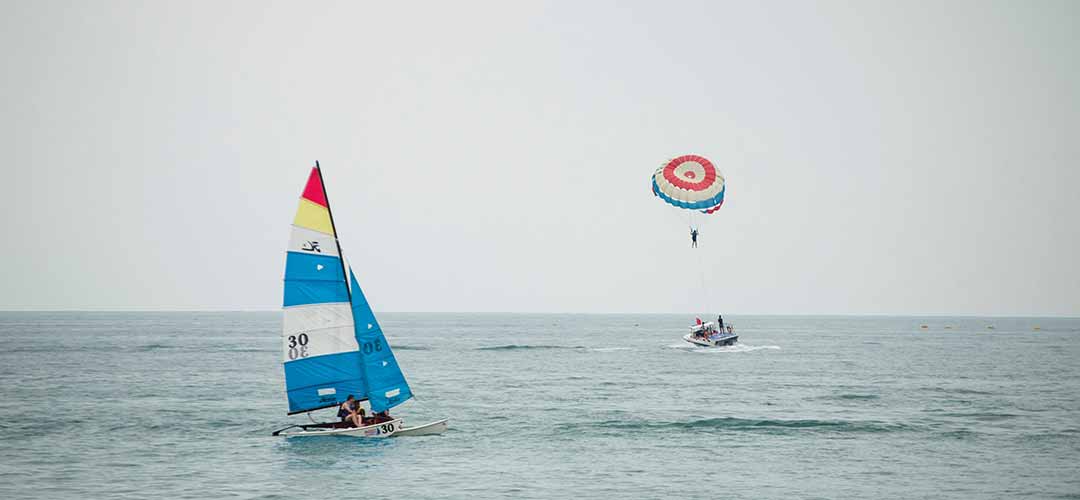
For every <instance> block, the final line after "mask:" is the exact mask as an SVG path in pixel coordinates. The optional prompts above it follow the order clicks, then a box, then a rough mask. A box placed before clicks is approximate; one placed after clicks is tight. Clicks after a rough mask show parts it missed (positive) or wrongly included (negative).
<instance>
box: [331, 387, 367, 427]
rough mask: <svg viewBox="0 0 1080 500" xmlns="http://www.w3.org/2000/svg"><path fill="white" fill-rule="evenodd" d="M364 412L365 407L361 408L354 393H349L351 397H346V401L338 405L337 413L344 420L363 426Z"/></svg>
mask: <svg viewBox="0 0 1080 500" xmlns="http://www.w3.org/2000/svg"><path fill="white" fill-rule="evenodd" d="M363 412H364V410H363V408H360V402H359V401H357V400H356V398H355V397H353V395H352V394H349V397H347V398H345V402H344V403H341V406H339V407H338V412H337V414H338V418H340V419H341V421H342V422H345V423H349V424H352V425H354V426H356V427H363V420H362V419H363V414H364V413H363Z"/></svg>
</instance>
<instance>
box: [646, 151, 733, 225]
mask: <svg viewBox="0 0 1080 500" xmlns="http://www.w3.org/2000/svg"><path fill="white" fill-rule="evenodd" d="M652 190H653V194H654V195H656V196H657V197H659V198H660V199H662V200H664V201H665V202H666V203H668V204H669V205H673V206H675V207H678V208H683V209H686V210H693V211H698V212H701V213H704V214H711V213H713V212H715V211H717V210H719V209H720V206H721V205H723V204H724V176H723V175H720V171H718V170H717V169H716V167H715V166H713V164H712V162H711V161H709V160H708V159H707V158H705V157H703V156H697V155H684V156H680V157H678V158H675V159H673V160H671V161H669V162H667V163H666V164H664V166H662V167H660V168H658V169H657V170H656V172H655V173H654V174H653V176H652Z"/></svg>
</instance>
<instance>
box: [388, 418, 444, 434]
mask: <svg viewBox="0 0 1080 500" xmlns="http://www.w3.org/2000/svg"><path fill="white" fill-rule="evenodd" d="M449 421H450V419H448V418H444V419H442V420H437V421H435V422H432V423H430V424H424V425H418V426H416V427H402V428H400V429H398V430H397V431H396V432H395V433H394V436H431V435H435V434H442V433H443V432H446V429H447V428H449V427H450V424H449V423H448V422H449Z"/></svg>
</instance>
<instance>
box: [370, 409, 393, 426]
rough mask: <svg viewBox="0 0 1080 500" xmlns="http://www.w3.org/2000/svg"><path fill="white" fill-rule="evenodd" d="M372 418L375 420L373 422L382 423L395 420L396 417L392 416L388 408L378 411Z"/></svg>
mask: <svg viewBox="0 0 1080 500" xmlns="http://www.w3.org/2000/svg"><path fill="white" fill-rule="evenodd" d="M372 419H373V420H374V422H373V423H376V424H381V423H383V422H389V421H391V420H393V419H394V417H391V416H390V412H389V411H388V410H384V411H380V412H378V413H376V414H375V416H374V417H372Z"/></svg>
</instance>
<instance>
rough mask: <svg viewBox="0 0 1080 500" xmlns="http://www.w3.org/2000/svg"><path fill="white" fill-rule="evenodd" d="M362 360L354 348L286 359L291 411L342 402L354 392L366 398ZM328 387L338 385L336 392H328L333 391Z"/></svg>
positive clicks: (286, 385) (359, 396) (357, 395)
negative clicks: (321, 393)
mask: <svg viewBox="0 0 1080 500" xmlns="http://www.w3.org/2000/svg"><path fill="white" fill-rule="evenodd" d="M360 362H361V360H360V353H359V352H357V351H350V352H339V353H336V354H327V355H324V356H315V357H313V358H304V359H298V360H295V361H289V362H287V363H285V391H286V393H287V394H288V398H289V413H295V412H298V411H306V410H311V409H315V408H323V407H325V406H328V405H332V404H341V403H342V402H344V401H345V398H347V397H348V396H349V395H350V394H352V395H354V396H356V397H357V399H363V398H364V394H366V393H367V390H368V389H367V384H366V383H364V377H363V373H362V372H361V370H360ZM319 389H323V390H324V394H323V395H319ZM326 389H334V391H333V394H325V393H326V392H330V391H327V390H326Z"/></svg>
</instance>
